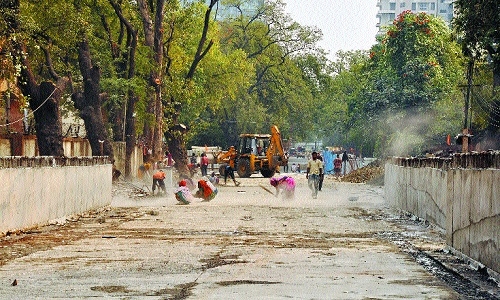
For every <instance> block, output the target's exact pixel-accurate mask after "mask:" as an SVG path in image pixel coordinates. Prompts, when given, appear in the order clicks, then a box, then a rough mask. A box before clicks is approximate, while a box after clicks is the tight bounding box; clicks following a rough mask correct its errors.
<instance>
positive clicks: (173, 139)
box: [165, 129, 189, 176]
mask: <svg viewBox="0 0 500 300" xmlns="http://www.w3.org/2000/svg"><path fill="white" fill-rule="evenodd" d="M183 135H184V134H182V133H180V132H179V131H178V130H175V129H171V130H168V131H167V132H165V138H166V140H167V141H168V151H169V152H170V154H172V158H173V160H174V161H175V168H176V170H177V172H179V174H181V175H188V176H189V169H188V160H187V156H188V155H187V151H186V145H185V144H184V138H183Z"/></svg>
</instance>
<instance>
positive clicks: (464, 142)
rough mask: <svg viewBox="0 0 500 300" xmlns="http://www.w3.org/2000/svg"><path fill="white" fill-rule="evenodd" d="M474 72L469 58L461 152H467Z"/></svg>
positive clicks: (472, 62) (472, 61) (471, 59)
mask: <svg viewBox="0 0 500 300" xmlns="http://www.w3.org/2000/svg"><path fill="white" fill-rule="evenodd" d="M473 71H474V59H473V58H472V57H471V58H470V60H469V65H468V67H467V93H466V95H465V107H464V109H465V110H464V127H463V130H462V152H463V153H467V152H469V136H470V129H469V122H468V119H469V109H470V96H471V92H472V76H473V75H472V73H473Z"/></svg>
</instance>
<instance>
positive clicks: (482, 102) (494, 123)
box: [474, 97, 500, 128]
mask: <svg viewBox="0 0 500 300" xmlns="http://www.w3.org/2000/svg"><path fill="white" fill-rule="evenodd" d="M474 99H479V100H480V101H476V104H477V107H478V108H479V109H480V110H481V111H482V112H483V113H484V114H485V115H486V116H487V120H485V121H486V122H488V124H490V125H492V126H494V127H497V128H500V120H498V119H496V118H493V117H492V116H491V110H489V108H491V103H487V102H486V100H485V99H484V98H483V97H474ZM483 105H486V109H485V108H484V107H483ZM495 115H498V114H495Z"/></svg>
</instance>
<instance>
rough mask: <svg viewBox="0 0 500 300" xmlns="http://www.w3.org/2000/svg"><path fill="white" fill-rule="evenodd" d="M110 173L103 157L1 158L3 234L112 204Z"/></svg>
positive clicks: (1, 218) (1, 221)
mask: <svg viewBox="0 0 500 300" xmlns="http://www.w3.org/2000/svg"><path fill="white" fill-rule="evenodd" d="M21 159H22V160H23V162H24V163H23V162H21ZM37 161H38V162H37ZM9 164H10V165H11V166H10V167H6V165H9ZM16 164H17V165H16ZM23 164H24V165H26V164H28V166H23ZM111 170H112V165H111V163H109V162H107V158H103V157H101V158H72V159H67V160H62V161H61V160H57V159H50V158H48V159H47V158H46V159H43V158H42V159H40V158H33V159H27V158H17V160H16V158H7V159H3V158H2V159H0V182H2V184H1V185H0V233H6V232H7V231H12V230H17V229H23V228H28V227H32V226H35V225H39V224H45V223H47V222H49V221H50V220H54V219H58V218H61V217H64V216H67V215H71V214H78V213H83V212H85V211H88V210H91V209H95V208H99V207H103V206H106V205H109V204H111V199H112V194H111V192H112V182H111V180H112V176H111Z"/></svg>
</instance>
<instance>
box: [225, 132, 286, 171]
mask: <svg viewBox="0 0 500 300" xmlns="http://www.w3.org/2000/svg"><path fill="white" fill-rule="evenodd" d="M216 157H217V163H219V164H221V167H220V168H219V173H220V174H221V175H223V174H224V169H225V165H226V164H229V165H230V166H231V167H232V168H233V169H235V170H236V172H237V173H238V175H239V176H240V178H247V177H250V176H251V175H252V174H253V173H255V172H260V173H261V174H262V176H264V177H266V178H270V177H273V175H274V174H275V173H276V172H279V167H280V166H284V165H286V164H287V163H288V158H287V157H286V155H285V151H284V150H283V145H282V141H281V133H280V131H279V129H278V127H276V126H275V125H273V126H271V134H250V133H244V134H240V136H239V142H238V148H237V149H236V148H234V147H231V148H230V149H229V150H228V151H227V152H220V153H219V154H218V155H217V156H216Z"/></svg>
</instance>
